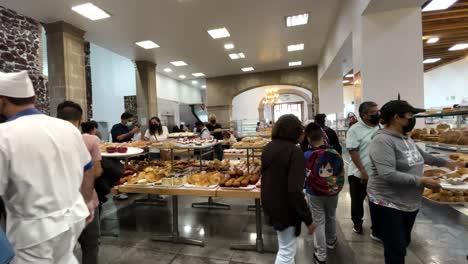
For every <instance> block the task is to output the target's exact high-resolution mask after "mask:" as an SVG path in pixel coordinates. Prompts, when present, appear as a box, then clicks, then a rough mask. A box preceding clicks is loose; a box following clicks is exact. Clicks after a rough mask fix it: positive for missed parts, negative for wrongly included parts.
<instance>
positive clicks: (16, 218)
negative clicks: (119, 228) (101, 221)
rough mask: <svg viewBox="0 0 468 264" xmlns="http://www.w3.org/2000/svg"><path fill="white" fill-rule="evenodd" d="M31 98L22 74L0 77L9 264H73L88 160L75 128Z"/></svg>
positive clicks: (1, 185) (0, 167) (1, 177)
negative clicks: (41, 109) (38, 107)
mask: <svg viewBox="0 0 468 264" xmlns="http://www.w3.org/2000/svg"><path fill="white" fill-rule="evenodd" d="M35 100H36V96H35V94H34V89H33V85H32V82H31V80H30V79H29V77H28V74H27V72H26V71H23V72H19V73H0V115H3V116H5V117H6V118H7V121H6V122H5V123H3V124H1V125H0V135H2V136H1V137H0V196H2V199H3V201H4V202H5V207H6V211H7V228H6V231H7V236H8V238H9V239H10V241H11V242H12V245H13V247H14V248H15V251H16V257H15V259H14V260H13V263H15V264H22V263H65V264H68V263H73V264H75V263H78V262H77V260H76V258H75V256H74V255H73V249H74V247H75V245H76V241H77V239H78V236H79V235H80V233H81V231H82V230H83V228H84V226H85V219H86V218H87V217H88V216H89V215H90V212H89V210H88V208H87V206H86V203H85V200H84V199H83V198H85V199H90V198H91V197H86V196H88V195H87V194H89V193H90V194H91V195H92V190H88V189H84V188H83V187H82V182H83V177H84V174H86V175H87V174H88V173H89V170H90V169H91V168H92V162H91V156H90V155H89V152H88V150H87V149H86V146H85V144H84V142H83V139H82V137H81V134H80V132H79V130H78V129H77V128H76V127H74V126H73V125H72V124H70V123H69V122H66V121H64V120H60V119H56V118H53V117H49V116H46V115H43V114H41V113H40V112H39V111H38V110H36V109H35V108H34V102H35ZM80 188H81V191H82V193H83V195H82V194H81V193H80ZM84 196H85V197H84Z"/></svg>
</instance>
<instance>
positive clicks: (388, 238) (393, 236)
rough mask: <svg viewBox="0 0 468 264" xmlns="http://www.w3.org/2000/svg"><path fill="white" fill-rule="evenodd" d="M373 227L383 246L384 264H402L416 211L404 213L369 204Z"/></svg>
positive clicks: (409, 241) (409, 240)
mask: <svg viewBox="0 0 468 264" xmlns="http://www.w3.org/2000/svg"><path fill="white" fill-rule="evenodd" d="M369 207H370V211H371V215H373V220H374V222H373V227H374V230H375V232H376V234H377V236H378V237H379V238H380V239H382V242H383V244H384V255H385V264H404V263H405V256H406V248H407V247H408V246H409V244H410V243H411V230H412V229H413V225H414V221H415V220H416V215H417V214H418V211H415V212H404V211H400V210H397V209H393V208H389V207H385V206H380V205H377V204H374V203H371V202H370V203H369Z"/></svg>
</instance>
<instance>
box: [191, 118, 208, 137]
mask: <svg viewBox="0 0 468 264" xmlns="http://www.w3.org/2000/svg"><path fill="white" fill-rule="evenodd" d="M195 126H196V127H197V131H199V132H200V138H202V139H211V133H210V131H209V130H208V128H206V126H205V124H204V123H203V122H201V121H197V122H196V123H195Z"/></svg>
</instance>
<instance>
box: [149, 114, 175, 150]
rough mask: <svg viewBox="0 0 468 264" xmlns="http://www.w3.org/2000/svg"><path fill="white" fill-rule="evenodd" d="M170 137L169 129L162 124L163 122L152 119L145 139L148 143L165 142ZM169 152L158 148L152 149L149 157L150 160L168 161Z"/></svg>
mask: <svg viewBox="0 0 468 264" xmlns="http://www.w3.org/2000/svg"><path fill="white" fill-rule="evenodd" d="M168 135H169V130H168V129H167V127H166V126H163V125H162V124H161V120H160V119H159V118H158V117H156V116H155V117H152V118H151V119H150V120H149V121H148V129H147V130H146V132H145V136H144V139H145V140H146V141H151V142H159V141H164V140H167V136H168ZM165 156H167V151H166V152H165V151H162V152H160V150H159V149H158V148H151V147H150V153H149V157H150V159H161V157H163V159H166V158H167V157H165Z"/></svg>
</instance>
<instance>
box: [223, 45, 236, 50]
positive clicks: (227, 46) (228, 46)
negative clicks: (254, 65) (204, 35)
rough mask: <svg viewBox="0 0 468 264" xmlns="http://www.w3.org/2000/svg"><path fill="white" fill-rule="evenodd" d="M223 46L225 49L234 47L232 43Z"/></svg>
mask: <svg viewBox="0 0 468 264" xmlns="http://www.w3.org/2000/svg"><path fill="white" fill-rule="evenodd" d="M224 48H225V49H227V50H230V49H233V48H234V44H232V43H227V44H224Z"/></svg>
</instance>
